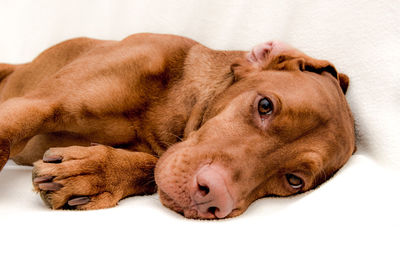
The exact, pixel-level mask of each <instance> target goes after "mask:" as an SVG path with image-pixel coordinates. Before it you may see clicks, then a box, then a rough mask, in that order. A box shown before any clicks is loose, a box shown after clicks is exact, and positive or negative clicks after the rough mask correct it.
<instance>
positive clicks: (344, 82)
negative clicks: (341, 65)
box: [339, 73, 350, 94]
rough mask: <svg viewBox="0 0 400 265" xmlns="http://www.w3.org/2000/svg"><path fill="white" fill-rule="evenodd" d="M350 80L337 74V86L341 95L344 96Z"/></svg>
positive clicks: (341, 74)
mask: <svg viewBox="0 0 400 265" xmlns="http://www.w3.org/2000/svg"><path fill="white" fill-rule="evenodd" d="M349 83H350V79H349V77H348V76H347V75H345V74H343V73H339V84H340V87H341V88H342V91H343V94H346V92H347V88H348V87H349Z"/></svg>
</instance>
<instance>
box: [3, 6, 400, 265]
mask: <svg viewBox="0 0 400 265" xmlns="http://www.w3.org/2000/svg"><path fill="white" fill-rule="evenodd" d="M0 10H1V13H0V25H1V34H0V62H8V63H22V62H27V61H30V60H32V59H33V58H34V57H35V56H36V55H37V54H38V53H39V52H41V51H42V50H44V49H46V48H47V47H49V46H50V45H53V44H55V43H57V42H60V41H62V40H65V39H68V38H73V37H78V36H89V37H94V38H103V39H122V38H124V37H126V36H127V35H130V34H133V33H137V32H158V33H173V34H179V35H184V36H187V37H191V38H193V39H195V40H197V41H199V42H201V43H203V44H205V45H207V46H209V47H211V48H215V49H243V50H247V49H250V48H251V47H252V46H253V45H255V44H257V43H259V42H263V41H267V40H271V39H279V40H283V41H287V42H289V43H291V44H292V45H293V46H295V47H297V48H299V49H301V50H303V51H304V52H306V53H308V54H310V55H311V56H314V57H317V58H324V59H328V60H330V61H332V62H333V63H334V64H335V65H336V66H337V68H338V70H339V71H342V72H344V73H346V74H348V75H349V76H350V80H351V86H350V88H349V91H348V94H347V98H348V101H349V103H350V106H351V109H352V110H353V113H354V115H355V118H356V122H357V128H358V135H359V137H358V151H357V153H356V154H355V155H354V156H353V157H352V158H351V159H350V161H349V162H348V164H347V165H346V166H345V167H344V168H343V169H342V170H340V171H339V172H338V173H337V174H336V176H335V177H334V178H333V179H332V180H330V181H328V182H327V183H325V184H324V185H322V186H321V187H320V188H318V189H317V190H314V191H311V192H308V193H307V194H304V195H300V196H296V197H293V198H286V199H282V198H265V199H261V200H258V201H256V202H255V203H254V204H253V205H252V206H251V207H250V208H249V209H248V210H247V212H245V213H244V214H243V215H242V216H240V217H237V218H233V219H228V220H223V221H194V220H187V219H184V218H183V217H181V216H180V215H178V214H176V213H174V212H172V211H170V210H168V209H166V208H165V207H163V206H162V205H161V203H160V202H159V200H158V197H157V195H153V196H147V197H132V198H129V199H125V200H123V201H121V203H120V205H119V206H118V207H116V208H113V209H107V210H99V211H88V212H76V211H51V210H49V209H47V208H46V207H45V206H44V205H43V204H42V202H41V201H40V199H39V197H38V196H37V195H36V194H34V193H33V192H32V187H31V176H30V168H29V167H20V166H15V165H13V164H12V163H8V164H7V166H6V167H5V169H4V170H3V171H2V172H1V174H0V237H1V240H0V254H1V255H0V263H1V264H23V263H25V264H53V263H54V264H73V263H75V264H85V263H86V264H110V263H111V264H122V263H134V264H148V263H150V264H152V263H161V262H162V263H166V264H172V262H173V264H205V263H218V262H219V263H224V264H228V263H232V262H233V263H240V264H268V263H270V264H274V263H275V264H276V263H277V264H285V263H304V264H365V263H369V262H371V264H399V263H400V258H399V256H398V254H396V251H398V248H399V238H400V216H399V210H400V209H399V203H400V196H399V191H398V190H399V188H400V174H399V172H400V137H399V135H400V125H399V124H400V123H399V121H400V120H399V115H400V107H399V105H400V89H399V87H398V86H399V84H400V73H399V71H400V63H399V62H400V30H399V29H400V3H399V2H398V1H395V0H393V1H362V0H355V1H345V0H343V1H315V0H309V1H288V0H287V1H282V0H281V1H274V0H258V1H249V0H232V1H216V0H207V1H204V0H203V1H197V0H186V1H183V0H182V1H163V0H147V1H139V0H136V1H128V0H126V1H112V0H108V1H107V0H100V1H83V0H69V1H51V0H48V1H45V0H36V1H29V0H26V1H23V0H21V1H14V0H2V2H1V3H0Z"/></svg>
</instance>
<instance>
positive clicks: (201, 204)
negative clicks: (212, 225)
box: [191, 165, 234, 218]
mask: <svg viewBox="0 0 400 265" xmlns="http://www.w3.org/2000/svg"><path fill="white" fill-rule="evenodd" d="M224 176H225V172H224V170H223V169H222V168H220V167H218V166H215V165H206V166H203V167H202V168H200V170H199V171H198V172H197V174H196V176H195V179H194V185H193V189H192V192H191V197H192V200H193V202H194V204H195V206H196V208H197V212H198V214H199V216H200V217H202V218H215V217H217V218H224V217H226V216H227V215H229V214H230V213H231V212H232V209H233V205H234V203H233V199H232V197H231V195H230V194H229V191H228V188H227V186H226V184H225V181H224Z"/></svg>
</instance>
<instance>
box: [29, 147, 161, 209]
mask: <svg viewBox="0 0 400 265" xmlns="http://www.w3.org/2000/svg"><path fill="white" fill-rule="evenodd" d="M156 162H157V158H155V157H154V156H152V155H149V154H147V153H141V152H131V151H127V150H123V149H116V148H112V147H108V146H104V145H96V146H89V147H81V146H71V147H65V148H50V149H49V150H48V151H47V152H46V153H45V154H44V156H43V160H41V161H38V162H36V163H34V169H33V174H32V178H33V185H34V188H35V190H36V191H38V192H40V195H41V197H42V199H43V200H44V201H45V203H46V204H47V205H49V206H50V207H51V208H53V209H79V210H88V209H101V208H108V207H113V206H115V205H116V204H117V203H118V201H119V200H121V199H123V198H125V197H127V196H131V195H140V194H153V193H154V192H156V189H157V188H156V184H155V181H154V176H153V171H154V167H155V164H156Z"/></svg>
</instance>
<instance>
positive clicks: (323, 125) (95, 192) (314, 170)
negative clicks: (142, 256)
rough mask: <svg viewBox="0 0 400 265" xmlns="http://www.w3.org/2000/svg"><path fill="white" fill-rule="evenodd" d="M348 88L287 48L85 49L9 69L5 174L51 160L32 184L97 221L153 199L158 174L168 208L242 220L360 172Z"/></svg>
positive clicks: (140, 44)
mask: <svg viewBox="0 0 400 265" xmlns="http://www.w3.org/2000/svg"><path fill="white" fill-rule="evenodd" d="M347 82H348V80H347V78H346V77H345V76H344V75H341V74H339V75H338V74H337V73H336V70H335V69H334V67H333V66H332V65H331V64H329V62H327V61H321V60H315V59H313V58H310V57H308V56H306V55H305V54H303V53H300V52H299V51H297V50H294V49H293V48H291V47H288V46H286V45H284V44H282V43H264V44H261V45H259V46H256V47H255V48H254V49H253V50H252V52H251V53H247V52H243V51H229V52H228V51H214V50H210V49H208V48H206V47H204V46H202V45H200V44H198V43H197V42H195V41H193V40H190V39H187V38H183V37H178V36H172V35H157V34H136V35H132V36H130V37H128V38H126V39H124V40H123V41H121V42H116V41H100V40H92V39H86V38H80V39H74V40H70V41H66V42H63V43H61V44H59V45H56V46H54V47H52V48H50V49H48V50H46V51H45V52H43V53H42V54H41V55H40V56H39V57H38V58H36V59H35V60H34V61H33V62H31V63H28V64H24V65H17V66H13V65H6V64H3V65H2V64H0V102H1V105H0V168H1V167H3V166H4V164H5V163H6V161H7V160H8V158H9V157H10V158H12V159H14V160H15V161H16V162H17V163H20V164H28V165H29V164H32V163H33V162H35V161H37V160H40V159H42V157H43V161H38V162H36V164H35V168H34V173H33V176H34V180H33V181H34V186H35V189H36V190H37V191H39V192H40V193H41V195H42V198H43V199H44V200H45V202H46V203H48V204H49V205H50V206H51V207H52V208H54V209H58V208H70V207H72V208H77V209H98V208H105V207H111V206H114V205H116V204H117V202H118V201H119V200H121V199H122V198H124V197H126V196H130V195H136V194H151V193H154V192H155V191H156V184H155V182H154V177H153V170H154V167H155V165H156V163H157V169H156V172H155V174H156V182H157V185H158V187H159V192H160V198H161V200H162V202H163V203H164V204H165V205H166V206H168V207H170V208H171V209H173V210H175V211H178V212H180V213H183V214H184V215H185V216H187V217H192V218H223V217H227V216H235V215H238V214H240V213H242V212H243V211H244V210H245V209H246V208H247V207H248V205H250V203H251V202H252V201H254V200H255V199H257V198H260V197H263V196H266V195H272V194H274V195H281V196H287V195H290V194H294V193H298V192H303V191H306V190H309V189H311V188H313V187H315V186H317V185H318V184H320V183H322V182H323V181H324V180H326V179H327V178H329V177H330V176H331V175H333V174H334V172H336V171H337V170H338V169H339V168H340V167H341V166H342V165H343V164H344V163H345V162H346V161H347V160H348V158H349V157H350V155H351V154H352V152H353V151H354V146H355V144H354V130H353V120H352V117H351V113H350V111H349V109H348V106H347V103H346V101H345V99H344V93H343V91H344V92H345V90H346V89H347ZM342 90H343V91H342ZM182 140H183V141H182ZM181 141H182V142H181ZM177 142H181V143H178V144H176V143H177ZM90 143H100V144H101V145H92V146H89V145H90ZM174 144H176V145H174ZM76 145H79V146H76ZM172 145H174V146H173V147H171V148H170V146H172ZM62 146H71V147H66V148H51V149H50V150H48V151H47V152H46V153H45V151H46V150H47V149H48V148H50V147H62ZM167 149H168V152H166V153H165V154H164V152H165V151H166V150H167ZM272 153H274V155H273V156H272V155H271V154H272ZM43 154H44V156H43ZM163 154H164V155H163ZM161 155H163V157H162V159H160V161H157V160H158V157H160V156H161ZM296 184H297V185H296Z"/></svg>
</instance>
